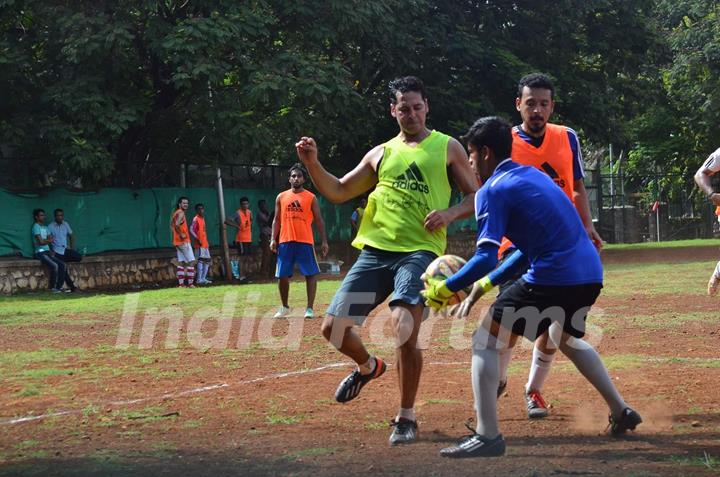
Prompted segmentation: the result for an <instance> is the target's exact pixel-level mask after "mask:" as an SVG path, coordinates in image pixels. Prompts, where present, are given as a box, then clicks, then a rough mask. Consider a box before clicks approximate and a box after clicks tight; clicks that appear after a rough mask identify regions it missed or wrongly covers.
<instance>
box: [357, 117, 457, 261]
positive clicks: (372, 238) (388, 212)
mask: <svg viewBox="0 0 720 477" xmlns="http://www.w3.org/2000/svg"><path fill="white" fill-rule="evenodd" d="M449 140H450V136H447V135H445V134H442V133H439V132H437V131H432V132H431V133H430V135H429V136H428V137H426V138H425V139H423V141H422V142H421V143H420V144H418V145H417V146H415V147H410V146H408V145H407V144H405V143H404V142H403V141H402V138H401V137H400V136H397V137H395V138H393V139H391V140H390V141H388V142H387V143H385V144H384V147H385V151H384V153H383V158H382V161H381V162H380V170H379V171H378V183H377V186H376V187H375V190H374V191H373V192H372V193H371V194H370V197H368V204H367V207H366V208H365V214H363V220H362V222H361V223H360V230H359V231H358V234H357V236H356V237H355V240H353V242H352V244H353V246H355V247H357V248H363V247H364V246H365V245H368V246H371V247H375V248H378V249H380V250H387V251H391V252H414V251H417V250H428V251H430V252H434V253H435V254H437V255H442V254H443V253H445V246H446V241H447V231H446V230H445V228H443V229H440V230H435V231H433V232H428V231H427V230H425V227H424V226H423V223H424V222H425V216H426V215H427V214H428V213H429V212H430V211H431V210H443V209H447V207H448V206H449V204H450V183H449V181H448V177H447V149H448V141H449Z"/></svg>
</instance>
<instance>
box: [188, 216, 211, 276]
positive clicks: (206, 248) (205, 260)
mask: <svg viewBox="0 0 720 477" xmlns="http://www.w3.org/2000/svg"><path fill="white" fill-rule="evenodd" d="M190 235H192V236H193V239H195V253H196V254H197V257H198V264H197V280H196V282H197V284H198V285H209V284H211V283H212V281H210V280H208V279H207V274H208V271H209V270H210V262H211V260H210V243H209V242H208V238H207V229H206V228H205V206H204V205H203V204H197V205H196V206H195V217H193V221H192V224H190Z"/></svg>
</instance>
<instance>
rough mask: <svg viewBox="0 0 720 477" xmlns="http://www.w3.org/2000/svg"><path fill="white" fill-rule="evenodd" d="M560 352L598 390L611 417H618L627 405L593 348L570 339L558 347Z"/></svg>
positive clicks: (582, 341)
mask: <svg viewBox="0 0 720 477" xmlns="http://www.w3.org/2000/svg"><path fill="white" fill-rule="evenodd" d="M560 351H562V352H563V354H565V356H567V357H568V358H570V361H572V362H573V364H574V365H575V367H576V368H577V369H578V371H580V372H581V373H582V375H583V376H585V379H587V380H588V381H589V382H590V384H592V385H593V386H594V387H595V389H597V390H598V392H599V393H600V395H601V396H602V397H603V399H605V402H606V403H607V405H608V407H610V412H611V413H612V415H613V416H616V417H617V416H620V413H621V412H622V410H623V409H625V408H626V407H627V404H625V401H624V400H623V398H622V397H621V396H620V393H619V392H618V390H617V388H616V387H615V385H614V384H613V382H612V379H610V375H609V374H608V372H607V369H606V368H605V365H604V364H603V362H602V360H601V359H600V355H599V354H598V353H597V351H595V348H593V347H592V346H590V345H589V344H588V343H587V342H586V341H584V340H581V339H577V338H572V337H571V338H570V339H569V340H568V341H567V342H565V343H562V344H561V345H560Z"/></svg>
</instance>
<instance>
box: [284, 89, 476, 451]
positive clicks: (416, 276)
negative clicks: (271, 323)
mask: <svg viewBox="0 0 720 477" xmlns="http://www.w3.org/2000/svg"><path fill="white" fill-rule="evenodd" d="M428 111H429V106H428V101H427V97H426V94H425V87H424V85H423V83H422V81H420V80H419V79H418V78H415V77H413V76H407V77H403V78H398V79H395V80H393V81H391V82H390V114H391V115H392V116H393V117H394V118H395V119H396V120H397V122H398V125H399V126H400V133H399V134H398V135H397V136H396V137H394V138H392V139H390V140H389V141H387V142H386V143H384V144H381V145H379V146H376V147H374V148H373V149H371V150H370V151H369V152H368V153H367V154H365V157H363V158H362V160H361V161H360V163H359V164H358V165H357V166H356V167H355V169H353V170H352V171H350V172H348V173H347V174H345V176H343V177H342V178H341V179H338V178H337V177H335V176H334V175H332V174H330V173H329V172H327V171H326V170H325V169H324V168H323V166H322V165H321V164H320V161H319V160H318V149H317V145H316V143H315V141H314V140H313V139H312V138H310V137H303V138H301V139H300V141H299V142H298V143H297V144H296V145H295V147H296V149H297V153H298V157H299V158H300V160H301V161H302V162H303V164H304V165H305V167H306V168H307V170H308V172H309V174H310V177H311V178H312V180H313V183H314V184H315V187H316V188H317V190H318V191H319V192H320V194H322V195H323V196H325V197H326V198H327V199H328V200H330V201H331V202H333V203H342V202H346V201H348V200H350V199H353V198H354V197H357V196H359V195H362V194H364V193H366V192H367V191H368V190H370V189H371V188H373V187H375V190H374V191H373V192H372V193H371V194H370V196H369V197H368V204H367V208H366V209H365V214H364V215H363V220H362V222H361V224H360V230H359V231H358V234H357V236H356V237H355V240H354V241H353V245H354V246H355V247H358V248H360V249H362V251H361V253H360V256H359V257H358V260H357V261H356V262H355V264H354V265H353V267H352V268H351V269H350V271H349V272H348V274H347V275H346V277H345V279H344V280H343V282H342V285H341V286H340V288H339V289H338V291H337V292H336V294H335V297H334V298H333V300H332V303H331V304H330V307H329V308H328V310H327V313H326V316H325V319H324V320H323V323H322V327H321V329H322V333H323V336H325V338H326V339H327V340H328V341H330V342H331V343H332V344H333V346H335V347H336V348H337V349H338V350H339V351H340V352H341V353H343V354H344V355H346V356H348V357H349V358H351V359H352V360H353V361H355V363H357V365H358V368H357V369H356V370H354V371H353V372H352V373H350V375H348V376H347V377H346V378H345V379H344V380H343V381H342V382H341V383H340V385H339V386H338V388H337V391H336V392H335V399H336V400H337V401H338V402H347V401H350V400H351V399H354V398H355V397H357V395H358V394H359V393H360V390H361V389H362V388H363V386H365V384H367V383H368V382H370V381H371V380H372V379H375V378H378V377H380V376H381V375H382V374H383V373H384V372H385V369H386V367H387V366H386V364H385V362H384V361H383V360H382V359H380V358H377V357H375V356H371V355H370V354H369V353H368V351H367V350H366V349H365V346H364V345H363V342H362V340H361V339H360V337H359V336H358V334H357V333H356V332H355V331H354V330H353V326H354V325H360V324H362V323H363V321H364V320H365V318H366V317H367V315H368V314H369V313H370V312H371V311H372V310H373V309H374V308H375V307H376V306H378V305H379V304H381V303H383V302H384V301H385V300H386V299H387V298H388V297H389V296H390V295H392V297H391V299H390V309H391V320H392V329H393V332H394V335H395V340H396V350H395V360H396V362H397V370H398V375H399V379H398V380H399V383H400V411H399V412H398V414H397V416H396V418H395V419H394V421H393V426H394V430H393V433H392V435H391V436H390V444H391V445H395V444H404V443H409V442H412V441H414V440H415V439H416V438H417V433H418V431H417V420H416V418H415V412H414V409H413V408H414V405H415V397H416V395H417V390H418V385H419V383H420V373H421V371H422V353H421V351H420V349H419V348H418V347H417V337H418V332H419V331H420V324H421V323H422V320H423V315H424V300H423V298H422V296H421V295H420V291H421V290H422V289H423V287H424V285H423V282H422V280H421V279H420V275H422V273H423V272H424V271H425V269H426V268H427V266H428V265H429V264H430V262H431V261H432V260H433V259H435V257H437V256H438V255H442V254H443V253H444V252H445V245H446V237H447V233H446V227H447V225H448V224H449V223H450V222H452V221H454V220H457V219H460V218H463V217H467V216H469V215H470V214H471V213H472V212H473V195H474V193H475V191H476V190H477V189H478V184H477V178H476V176H475V173H474V172H473V170H472V168H471V167H470V163H469V162H468V158H467V154H466V153H465V150H464V148H463V147H462V145H461V144H460V143H459V142H458V141H457V140H455V139H453V138H451V137H449V136H447V135H445V134H442V133H440V132H438V131H431V130H430V129H428V128H427V127H426V126H425V119H426V117H427V113H428ZM449 177H452V179H453V181H454V182H455V184H457V186H458V188H459V189H460V190H461V191H462V193H463V194H464V196H465V197H464V199H463V200H462V202H460V203H459V204H457V205H455V206H453V207H449V205H450V191H451V189H450V181H449Z"/></svg>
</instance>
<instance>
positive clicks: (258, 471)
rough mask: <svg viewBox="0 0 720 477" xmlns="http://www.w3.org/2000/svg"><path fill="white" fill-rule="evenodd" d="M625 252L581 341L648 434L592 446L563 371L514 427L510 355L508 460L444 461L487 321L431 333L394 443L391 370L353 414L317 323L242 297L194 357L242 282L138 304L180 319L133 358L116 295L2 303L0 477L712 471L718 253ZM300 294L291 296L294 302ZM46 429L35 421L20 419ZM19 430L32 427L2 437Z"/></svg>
mask: <svg viewBox="0 0 720 477" xmlns="http://www.w3.org/2000/svg"><path fill="white" fill-rule="evenodd" d="M676 252H677V253H678V256H677V257H676V256H675V255H674V254H675V253H676ZM624 253H625V257H624V258H622V257H619V256H618V257H617V260H616V258H613V259H612V260H609V257H607V256H606V263H607V264H608V267H607V273H606V288H605V290H604V291H603V295H602V296H601V299H600V301H599V302H598V304H597V307H596V309H595V310H594V312H593V315H592V316H591V318H590V319H589V322H590V323H591V324H593V325H594V329H593V331H592V333H591V336H589V339H590V340H591V341H592V342H593V343H594V344H595V345H596V346H597V347H598V349H599V351H600V353H601V355H602V356H603V359H604V361H605V363H606V365H607V366H608V368H609V370H610V373H611V375H612V377H613V379H614V380H615V381H616V382H617V385H618V387H619V389H620V390H621V392H622V393H623V395H624V397H625V398H626V400H627V401H628V402H629V403H630V404H631V405H633V406H634V407H635V408H636V409H638V410H639V411H640V412H641V414H642V415H643V418H644V420H645V422H644V423H643V424H642V425H641V427H640V428H639V429H638V432H636V433H633V434H632V435H630V436H629V437H628V438H626V439H619V440H618V439H612V438H610V437H608V436H607V435H606V434H605V433H604V431H605V427H606V425H607V417H606V415H607V412H606V409H605V405H604V403H603V402H602V401H601V399H600V397H599V396H598V395H597V393H596V392H595V391H594V390H593V389H592V388H591V387H590V386H589V385H588V384H587V383H586V382H585V381H584V379H583V378H582V377H581V376H580V375H579V374H578V373H577V372H576V371H575V370H574V368H573V367H572V365H571V364H570V363H569V361H568V360H567V359H565V358H564V357H558V359H557V360H556V362H555V365H554V368H553V371H552V373H551V376H550V378H549V380H548V383H547V386H546V389H545V396H546V398H547V399H548V401H549V402H550V403H551V405H552V409H551V411H552V414H551V417H549V418H548V419H545V420H540V421H528V420H527V418H526V416H525V411H524V402H523V398H522V387H523V384H524V383H525V380H526V378H527V368H528V363H529V358H530V353H531V348H530V345H529V344H528V343H523V345H522V346H520V347H519V349H517V350H516V353H515V357H514V360H513V363H512V365H511V368H510V380H509V385H508V390H507V393H506V394H505V395H504V396H503V397H501V398H500V401H499V412H500V417H501V428H502V432H503V434H504V435H505V436H506V439H507V443H508V451H507V454H506V456H505V457H503V458H500V459H486V460H469V461H461V462H455V461H448V460H446V459H441V458H440V457H439V456H438V454H437V451H438V449H439V448H440V447H442V446H444V445H446V444H448V443H451V442H454V441H455V440H456V439H457V438H458V437H459V436H461V435H463V434H465V433H467V431H466V430H465V427H464V422H465V421H466V420H467V419H468V418H471V417H473V409H472V393H471V390H470V385H469V378H470V376H469V358H470V351H469V339H470V333H471V332H472V329H473V328H474V323H475V322H476V320H477V319H478V317H479V315H480V312H481V310H480V308H481V306H478V307H477V309H476V310H474V313H473V316H471V318H470V319H469V320H467V321H458V320H451V319H447V318H444V317H434V318H431V319H430V320H429V321H428V322H426V323H425V325H424V333H425V334H426V336H425V343H426V347H427V351H426V353H425V363H426V366H425V371H424V375H423V380H422V383H421V389H420V396H419V402H418V403H417V411H418V415H419V420H420V437H421V438H420V441H419V442H418V443H417V444H415V445H412V446H409V447H402V448H390V447H389V446H388V445H387V438H388V436H389V434H390V430H389V428H388V421H389V420H390V419H391V418H392V417H393V413H394V412H395V411H396V407H397V400H398V398H397V373H396V372H395V370H394V369H392V370H390V371H389V372H388V373H387V374H386V375H385V376H384V377H383V378H382V379H380V380H379V381H378V382H374V383H372V384H371V385H369V386H368V387H367V388H366V389H365V390H364V391H363V393H362V395H361V396H360V397H359V398H358V399H357V400H355V401H353V402H351V403H349V404H346V405H340V404H336V403H334V401H333V400H332V395H333V392H334V389H335V386H336V385H337V383H338V381H339V380H340V379H342V378H343V377H344V376H345V374H346V373H347V372H348V371H349V370H350V366H349V365H348V364H347V363H346V362H345V360H343V359H342V357H341V356H340V355H339V354H338V353H336V352H335V351H334V350H332V349H329V348H328V347H327V345H326V344H325V343H324V342H323V340H322V339H320V338H319V337H318V333H317V327H318V326H319V323H318V322H317V320H315V321H312V322H310V321H303V320H288V321H275V322H270V320H268V319H267V314H269V313H271V312H272V307H273V304H274V300H275V296H274V293H275V291H274V289H273V288H272V287H269V286H266V285H262V286H258V287H257V288H256V289H255V288H253V289H252V290H253V291H252V293H256V291H255V290H257V293H264V294H262V296H261V297H260V299H255V301H254V304H252V306H253V307H256V308H257V312H256V314H255V318H253V319H252V320H251V321H252V326H251V324H250V320H248V319H245V320H243V319H242V318H241V317H243V316H244V317H247V316H249V315H251V313H249V307H250V306H251V305H249V304H248V303H249V302H250V301H252V300H250V299H249V298H248V299H247V300H246V299H245V297H244V295H242V296H240V298H238V300H239V301H240V303H241V306H237V307H235V309H234V310H233V311H232V313H230V314H229V315H226V316H225V317H224V318H223V319H225V320H227V321H228V322H229V323H231V326H229V333H228V336H229V338H228V339H227V340H226V341H225V344H226V346H225V348H224V349H213V348H208V346H205V347H198V346H197V344H198V342H199V340H200V338H202V337H203V336H204V337H205V338H208V337H211V336H213V335H217V329H218V326H217V323H215V324H213V323H210V322H206V323H205V324H203V326H201V327H199V328H193V324H192V321H193V319H194V318H191V316H192V317H195V316H197V315H196V314H194V313H196V312H197V311H198V310H201V309H202V306H205V305H207V304H208V303H214V304H216V305H217V307H218V308H220V307H221V305H222V303H223V299H224V298H223V297H225V298H227V294H228V293H229V291H228V290H230V293H232V292H234V291H235V290H238V291H239V293H241V294H243V293H246V292H245V291H244V289H243V288H242V287H214V288H209V289H204V290H198V291H197V293H196V295H194V298H193V300H192V303H188V302H187V300H186V297H187V295H180V294H178V293H179V292H177V291H175V290H173V291H168V292H166V293H165V294H162V293H163V291H151V292H144V293H143V294H141V295H140V305H139V306H140V311H146V312H147V310H148V309H150V308H152V307H155V308H158V309H164V308H162V307H167V306H176V307H177V309H180V310H182V311H183V315H182V321H181V324H182V326H181V328H180V337H181V338H180V340H179V342H178V346H177V348H166V347H165V346H164V344H165V343H166V339H167V337H168V335H169V334H172V333H171V332H170V328H169V327H168V326H167V325H165V326H164V327H163V326H159V329H161V331H160V332H158V334H157V335H155V339H154V340H152V342H151V345H152V346H151V347H150V348H149V349H139V342H140V339H141V338H140V336H141V335H142V331H141V326H140V324H141V323H140V320H138V322H137V323H135V327H134V328H133V330H134V331H133V334H132V336H131V337H130V339H129V345H128V346H127V348H125V349H117V348H116V347H115V344H116V341H117V337H118V331H119V329H120V323H121V318H122V315H123V307H124V306H125V305H126V302H125V301H123V297H122V296H116V297H101V296H97V297H96V296H92V297H84V298H80V299H78V300H85V301H84V303H85V305H82V306H81V303H79V302H77V303H76V302H72V301H66V300H61V301H59V302H58V301H51V300H50V299H47V300H46V299H45V297H37V298H32V299H30V298H27V300H28V301H27V302H22V303H19V302H17V301H13V300H9V301H0V313H1V314H0V317H1V318H0V349H2V353H1V354H0V373H2V374H1V375H2V376H3V378H4V379H3V380H4V382H5V385H4V392H3V394H2V395H0V422H1V424H0V475H8V476H10V475H13V476H16V475H68V476H69V475H98V476H101V475H102V476H108V475H118V476H119V475H123V476H125V475H188V476H203V475H279V474H291V475H312V476H323V475H338V474H344V475H360V474H369V473H373V474H377V475H394V474H397V475H400V474H412V475H428V476H429V475H453V474H459V475H464V474H473V475H512V476H562V475H591V476H592V475H608V476H617V475H622V476H652V475H662V476H676V475H687V476H695V475H703V476H704V475H718V474H719V473H720V404H718V402H717V399H715V389H716V388H717V383H719V382H720V355H719V354H718V351H717V343H718V336H719V335H720V320H718V316H717V305H718V302H717V300H716V299H711V298H708V297H706V296H705V295H704V287H705V282H706V279H707V276H708V275H709V273H710V271H711V269H712V267H713V266H714V255H713V256H712V257H710V254H709V253H708V257H703V260H706V261H705V262H703V261H699V257H697V256H695V258H691V256H689V255H686V254H687V253H689V252H688V251H686V250H683V249H667V250H664V251H662V257H663V262H666V263H655V262H653V263H650V262H646V261H645V259H644V258H641V261H642V263H636V262H635V260H634V257H635V254H636V253H637V252H636V251H633V252H624ZM618 255H619V254H618ZM336 286H337V282H326V283H323V284H321V287H320V297H319V300H320V301H321V302H323V303H325V304H327V302H328V301H329V299H330V297H331V295H332V292H333V291H334V289H335V287H336ZM262 287H265V288H262ZM302 291H303V290H302V288H301V287H294V288H293V295H292V296H293V300H295V301H299V300H300V297H301V295H302ZM248 294H250V293H249V292H248ZM484 304H485V305H487V304H489V300H486V301H485V302H484ZM83 306H84V307H83ZM318 308H319V309H322V306H319V307H318ZM177 309H176V310H175V311H176V312H177ZM3 310H11V311H12V312H11V313H5V312H3ZM52 310H58V312H57V313H53V311H52ZM146 316H147V315H146ZM386 316H387V315H386V314H384V312H383V310H382V309H381V310H380V313H379V314H377V315H376V316H374V317H373V318H371V319H370V320H368V323H367V324H366V326H364V327H363V328H362V333H363V336H364V338H365V339H367V340H368V342H370V343H372V346H371V347H372V350H373V351H375V352H377V353H378V354H380V355H381V356H384V357H386V358H387V359H388V360H389V361H394V357H393V350H392V345H391V343H390V342H389V341H388V337H389V336H390V333H389V329H388V328H387V323H386V321H385V317H386ZM220 322H222V320H220ZM243 327H244V328H243ZM248 329H250V330H251V331H252V332H251V334H250V335H248V333H247V330H248ZM293 330H294V331H293ZM298 330H299V331H298ZM298 332H299V334H298V335H297V336H298V337H299V340H298V341H297V343H298V349H288V346H287V343H288V342H290V343H291V342H292V340H289V341H288V340H287V339H286V337H287V335H292V334H293V333H298ZM248 337H249V339H248ZM272 339H274V340H275V341H272ZM284 340H285V341H284ZM208 343H210V342H209V341H207V342H205V344H206V345H208ZM291 348H292V346H291ZM40 414H48V415H49V416H47V417H43V418H41V419H34V418H33V416H38V415H40ZM21 418H26V419H28V420H26V421H24V422H19V423H9V422H10V421H12V420H13V419H21Z"/></svg>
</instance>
